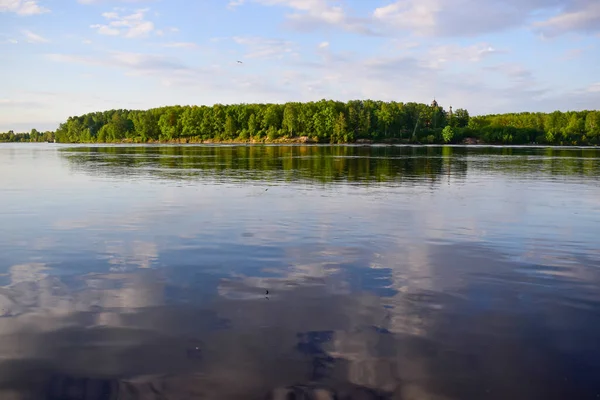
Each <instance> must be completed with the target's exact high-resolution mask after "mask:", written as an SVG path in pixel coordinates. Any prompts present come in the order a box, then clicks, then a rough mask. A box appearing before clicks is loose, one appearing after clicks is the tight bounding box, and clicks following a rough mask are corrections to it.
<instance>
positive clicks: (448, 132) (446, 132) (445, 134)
mask: <svg viewBox="0 0 600 400" xmlns="http://www.w3.org/2000/svg"><path fill="white" fill-rule="evenodd" d="M442 138H443V139H444V142H445V143H450V142H452V139H454V128H452V127H451V126H450V125H446V127H445V128H444V129H443V130H442Z"/></svg>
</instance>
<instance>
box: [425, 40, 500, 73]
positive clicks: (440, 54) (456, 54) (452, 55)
mask: <svg viewBox="0 0 600 400" xmlns="http://www.w3.org/2000/svg"><path fill="white" fill-rule="evenodd" d="M498 53H500V51H498V50H497V49H495V48H494V47H492V46H491V45H490V44H487V43H480V44H475V45H471V46H466V47H461V46H458V45H445V46H437V47H434V48H432V49H431V50H430V51H429V54H430V56H431V58H430V65H431V66H433V67H435V68H437V67H441V66H442V65H443V64H445V63H448V62H479V61H481V60H482V59H483V58H485V57H487V56H489V55H493V54H498Z"/></svg>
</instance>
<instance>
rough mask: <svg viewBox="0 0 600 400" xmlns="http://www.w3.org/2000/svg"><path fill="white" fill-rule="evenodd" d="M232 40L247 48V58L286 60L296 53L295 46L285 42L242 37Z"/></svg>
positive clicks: (235, 37)
mask: <svg viewBox="0 0 600 400" xmlns="http://www.w3.org/2000/svg"><path fill="white" fill-rule="evenodd" d="M232 39H233V41H234V42H235V43H237V44H239V45H242V46H245V47H246V49H247V53H246V54H245V57H246V58H284V57H285V56H288V55H290V54H293V53H294V44H293V43H292V42H289V41H285V40H277V39H265V38H260V37H241V36H234V37H233V38H232Z"/></svg>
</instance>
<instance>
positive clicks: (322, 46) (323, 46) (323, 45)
mask: <svg viewBox="0 0 600 400" xmlns="http://www.w3.org/2000/svg"><path fill="white" fill-rule="evenodd" d="M327 47H329V42H321V43H319V48H320V49H324V48H327Z"/></svg>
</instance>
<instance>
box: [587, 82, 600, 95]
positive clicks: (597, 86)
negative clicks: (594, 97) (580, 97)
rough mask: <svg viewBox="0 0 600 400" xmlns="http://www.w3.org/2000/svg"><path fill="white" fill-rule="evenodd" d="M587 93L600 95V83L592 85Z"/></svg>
mask: <svg viewBox="0 0 600 400" xmlns="http://www.w3.org/2000/svg"><path fill="white" fill-rule="evenodd" d="M587 91H588V92H590V93H600V82H598V83H594V84H591V85H590V86H589V87H588V88H587Z"/></svg>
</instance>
